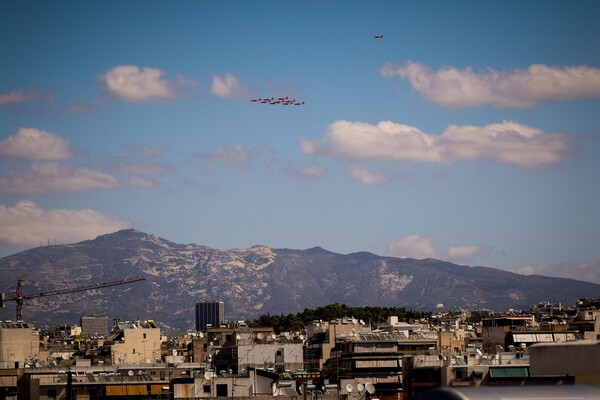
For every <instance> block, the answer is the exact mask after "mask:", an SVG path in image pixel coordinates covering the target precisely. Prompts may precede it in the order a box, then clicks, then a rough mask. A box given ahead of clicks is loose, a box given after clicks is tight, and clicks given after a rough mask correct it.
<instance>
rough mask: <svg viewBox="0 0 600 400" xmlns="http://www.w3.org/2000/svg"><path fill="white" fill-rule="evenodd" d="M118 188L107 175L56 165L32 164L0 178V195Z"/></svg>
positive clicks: (113, 180)
mask: <svg viewBox="0 0 600 400" xmlns="http://www.w3.org/2000/svg"><path fill="white" fill-rule="evenodd" d="M118 185H119V182H118V181H117V178H115V177H114V176H112V175H110V174H106V173H103V172H99V171H94V170H91V169H88V168H80V167H74V166H71V165H66V164H60V163H57V162H35V163H32V164H30V165H28V166H26V167H23V168H19V169H13V170H11V171H10V176H9V177H8V178H5V177H0V192H4V193H9V194H46V193H61V192H79V191H83V190H93V189H109V188H113V187H116V186H118Z"/></svg>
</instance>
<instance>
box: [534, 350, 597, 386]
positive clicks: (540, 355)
mask: <svg viewBox="0 0 600 400" xmlns="http://www.w3.org/2000/svg"><path fill="white" fill-rule="evenodd" d="M529 361H530V364H531V366H530V371H531V374H532V375H558V376H560V375H562V376H567V375H569V376H574V377H575V383H576V384H580V383H584V384H593V385H597V386H600V341H589V340H580V341H577V342H564V343H543V344H541V343H540V344H535V345H533V346H531V347H530V348H529Z"/></svg>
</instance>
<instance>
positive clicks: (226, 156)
mask: <svg viewBox="0 0 600 400" xmlns="http://www.w3.org/2000/svg"><path fill="white" fill-rule="evenodd" d="M198 157H200V158H201V159H203V160H206V161H211V162H214V163H217V164H225V165H245V164H249V163H250V162H251V161H252V153H251V151H250V150H248V149H247V148H246V147H245V146H242V145H241V144H238V145H235V146H233V147H227V146H225V145H222V144H220V145H218V146H216V147H214V148H213V149H212V150H210V151H209V152H207V153H202V154H198Z"/></svg>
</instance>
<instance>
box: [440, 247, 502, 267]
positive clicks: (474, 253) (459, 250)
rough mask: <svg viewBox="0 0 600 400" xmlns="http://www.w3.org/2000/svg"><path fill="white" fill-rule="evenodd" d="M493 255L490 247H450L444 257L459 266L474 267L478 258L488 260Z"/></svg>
mask: <svg viewBox="0 0 600 400" xmlns="http://www.w3.org/2000/svg"><path fill="white" fill-rule="evenodd" d="M491 253H492V248H491V247H490V246H483V245H473V244H471V245H459V246H452V247H449V248H448V250H447V251H446V254H445V255H444V258H445V259H446V260H448V261H451V262H454V263H457V264H469V265H472V264H473V263H474V262H475V260H476V259H477V258H480V257H482V258H488V257H489V256H490V255H491Z"/></svg>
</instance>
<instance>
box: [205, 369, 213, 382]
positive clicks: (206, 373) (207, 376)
mask: <svg viewBox="0 0 600 400" xmlns="http://www.w3.org/2000/svg"><path fill="white" fill-rule="evenodd" d="M211 378H212V373H210V372H208V371H206V372H205V373H204V379H206V380H207V381H210V379H211Z"/></svg>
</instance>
